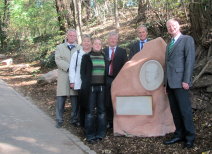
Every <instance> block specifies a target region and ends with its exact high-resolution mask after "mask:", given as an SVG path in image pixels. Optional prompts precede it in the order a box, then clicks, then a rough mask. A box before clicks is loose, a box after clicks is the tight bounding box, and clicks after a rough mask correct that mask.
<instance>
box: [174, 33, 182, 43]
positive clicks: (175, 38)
mask: <svg viewBox="0 0 212 154" xmlns="http://www.w3.org/2000/svg"><path fill="white" fill-rule="evenodd" d="M180 35H181V33H179V34H177V36H175V37H174V43H175V42H176V41H177V39H178V38H179V37H180Z"/></svg>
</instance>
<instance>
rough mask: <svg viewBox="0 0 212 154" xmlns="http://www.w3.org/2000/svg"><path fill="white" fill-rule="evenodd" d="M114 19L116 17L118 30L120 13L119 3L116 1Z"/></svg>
mask: <svg viewBox="0 0 212 154" xmlns="http://www.w3.org/2000/svg"><path fill="white" fill-rule="evenodd" d="M114 17H115V25H116V29H117V30H118V29H119V27H120V25H119V11H118V3H117V0H114Z"/></svg>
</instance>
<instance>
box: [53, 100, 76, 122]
mask: <svg viewBox="0 0 212 154" xmlns="http://www.w3.org/2000/svg"><path fill="white" fill-rule="evenodd" d="M66 99H67V96H57V100H56V107H55V108H56V121H57V122H61V123H62V122H63V121H64V120H63V113H64V107H65V101H66ZM70 101H71V106H72V111H71V117H70V122H71V123H76V122H78V115H79V104H78V103H77V96H70Z"/></svg>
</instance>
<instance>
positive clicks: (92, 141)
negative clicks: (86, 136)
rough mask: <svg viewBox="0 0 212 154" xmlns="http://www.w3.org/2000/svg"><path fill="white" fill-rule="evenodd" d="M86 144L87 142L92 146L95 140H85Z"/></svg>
mask: <svg viewBox="0 0 212 154" xmlns="http://www.w3.org/2000/svg"><path fill="white" fill-rule="evenodd" d="M87 142H88V143H89V144H94V143H95V142H96V139H90V140H87Z"/></svg>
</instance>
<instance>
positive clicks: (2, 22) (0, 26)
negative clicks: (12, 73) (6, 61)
mask: <svg viewBox="0 0 212 154" xmlns="http://www.w3.org/2000/svg"><path fill="white" fill-rule="evenodd" d="M10 2H11V0H4V5H3V16H2V17H1V16H0V17H1V18H0V36H1V37H0V42H1V49H3V48H5V47H6V46H7V41H6V39H7V34H6V30H7V26H8V25H9V22H10V11H9V6H10Z"/></svg>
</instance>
